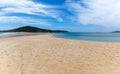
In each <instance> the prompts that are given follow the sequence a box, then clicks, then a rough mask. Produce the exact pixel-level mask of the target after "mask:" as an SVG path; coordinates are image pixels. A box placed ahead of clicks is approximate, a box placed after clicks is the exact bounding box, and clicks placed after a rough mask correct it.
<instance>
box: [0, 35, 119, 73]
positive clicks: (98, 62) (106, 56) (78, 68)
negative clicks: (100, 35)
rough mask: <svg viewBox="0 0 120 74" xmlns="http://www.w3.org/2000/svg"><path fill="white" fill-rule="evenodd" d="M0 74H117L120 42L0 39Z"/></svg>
mask: <svg viewBox="0 0 120 74" xmlns="http://www.w3.org/2000/svg"><path fill="white" fill-rule="evenodd" d="M0 74H120V43H115V42H114V43H111V42H89V41H80V40H70V39H62V38H56V37H54V36H53V35H49V34H47V35H33V36H21V37H11V38H1V39H0Z"/></svg>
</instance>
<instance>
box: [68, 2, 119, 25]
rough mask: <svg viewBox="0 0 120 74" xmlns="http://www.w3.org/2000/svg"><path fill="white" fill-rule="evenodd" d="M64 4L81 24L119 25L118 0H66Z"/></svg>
mask: <svg viewBox="0 0 120 74" xmlns="http://www.w3.org/2000/svg"><path fill="white" fill-rule="evenodd" d="M66 6H67V7H68V9H69V11H71V12H72V13H73V14H74V16H73V19H75V20H77V22H79V23H81V24H84V25H88V24H94V25H101V26H112V27H120V0H67V1H66Z"/></svg>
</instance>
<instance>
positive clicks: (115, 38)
mask: <svg viewBox="0 0 120 74" xmlns="http://www.w3.org/2000/svg"><path fill="white" fill-rule="evenodd" d="M33 34H34V35H41V34H44V33H32V34H23V33H0V38H5V37H14V36H24V35H33ZM52 34H54V35H55V36H56V37H59V38H66V39H73V40H86V41H98V42H120V33H79V32H65V33H52Z"/></svg>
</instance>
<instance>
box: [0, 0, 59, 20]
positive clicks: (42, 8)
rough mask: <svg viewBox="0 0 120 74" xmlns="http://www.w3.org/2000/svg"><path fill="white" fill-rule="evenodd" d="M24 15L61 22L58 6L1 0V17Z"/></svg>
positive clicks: (30, 1) (20, 0) (29, 0)
mask: <svg viewBox="0 0 120 74" xmlns="http://www.w3.org/2000/svg"><path fill="white" fill-rule="evenodd" d="M10 13H23V14H30V15H37V16H45V17H51V18H55V19H57V20H58V21H59V18H60V15H59V14H60V12H59V11H58V10H57V6H51V5H45V4H41V3H36V2H34V1H32V0H0V15H6V14H10Z"/></svg>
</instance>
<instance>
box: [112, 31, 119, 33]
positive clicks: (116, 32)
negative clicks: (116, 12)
mask: <svg viewBox="0 0 120 74" xmlns="http://www.w3.org/2000/svg"><path fill="white" fill-rule="evenodd" d="M112 33H120V31H113V32H112Z"/></svg>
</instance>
